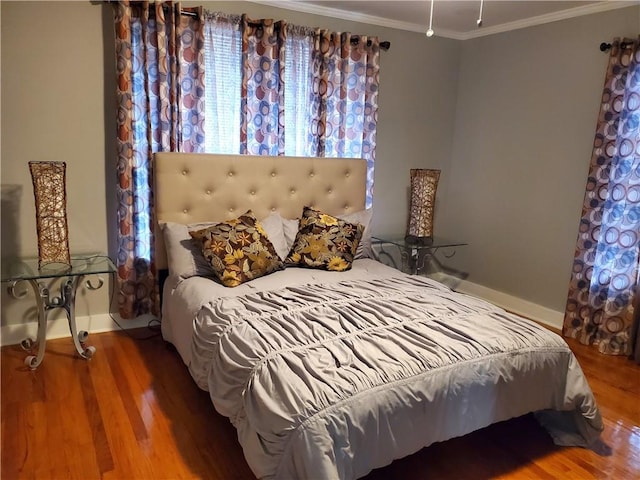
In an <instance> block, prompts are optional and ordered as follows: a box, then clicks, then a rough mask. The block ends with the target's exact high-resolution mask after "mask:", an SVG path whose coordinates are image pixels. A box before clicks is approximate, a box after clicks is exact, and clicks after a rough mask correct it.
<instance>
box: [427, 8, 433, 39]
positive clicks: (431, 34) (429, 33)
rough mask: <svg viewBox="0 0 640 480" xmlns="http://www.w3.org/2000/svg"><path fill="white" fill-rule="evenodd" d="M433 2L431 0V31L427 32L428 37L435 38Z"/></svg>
mask: <svg viewBox="0 0 640 480" xmlns="http://www.w3.org/2000/svg"><path fill="white" fill-rule="evenodd" d="M432 26H433V0H431V13H430V14H429V30H427V37H433V28H431V27H432Z"/></svg>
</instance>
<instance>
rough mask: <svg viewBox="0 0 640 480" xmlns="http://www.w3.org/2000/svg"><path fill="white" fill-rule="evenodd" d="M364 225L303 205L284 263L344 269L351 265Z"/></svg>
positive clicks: (334, 269)
mask: <svg viewBox="0 0 640 480" xmlns="http://www.w3.org/2000/svg"><path fill="white" fill-rule="evenodd" d="M363 231H364V227H363V226H362V225H360V224H357V223H350V222H347V221H345V220H340V219H339V218H336V217H333V216H331V215H327V214H326V213H322V212H320V211H318V210H315V209H313V208H311V207H304V210H303V212H302V218H301V219H300V227H299V229H298V233H297V234H296V240H295V242H294V243H293V247H291V251H290V252H289V255H288V256H287V259H286V260H285V262H286V263H287V265H298V266H302V267H311V268H322V269H325V270H333V271H338V272H340V271H343V270H349V269H350V268H351V263H352V262H353V258H354V256H355V254H356V249H357V248H358V243H359V242H360V239H361V238H362V232H363Z"/></svg>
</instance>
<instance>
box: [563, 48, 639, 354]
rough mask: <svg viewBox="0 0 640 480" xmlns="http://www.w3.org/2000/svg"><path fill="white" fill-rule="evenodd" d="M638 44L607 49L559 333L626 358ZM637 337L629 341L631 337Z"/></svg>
mask: <svg viewBox="0 0 640 480" xmlns="http://www.w3.org/2000/svg"><path fill="white" fill-rule="evenodd" d="M639 45H640V42H639V41H637V40H636V41H632V40H628V39H625V40H623V41H621V40H620V39H618V38H616V39H615V40H614V41H613V43H612V48H611V51H610V54H609V62H608V67H607V72H606V76H605V85H604V90H603V94H602V103H601V108H600V114H599V117H598V123H597V129H596V135H595V140H594V146H593V155H592V159H591V165H590V170H589V175H588V179H587V188H586V192H585V197H584V204H583V209H582V218H581V220H580V226H579V233H578V241H577V245H576V254H575V258H574V262H573V269H572V273H571V281H570V285H569V295H568V299H567V307H566V313H565V318H564V326H563V333H564V335H566V336H569V337H573V338H577V339H578V340H579V341H580V342H581V343H583V344H594V345H597V346H598V350H599V351H600V352H602V353H607V354H617V355H630V354H631V352H632V350H633V347H634V343H635V342H636V341H637V339H635V338H634V335H633V333H634V325H633V324H634V320H633V317H634V312H633V301H634V298H633V297H634V295H635V294H636V291H637V288H638V283H639V274H640V269H639V256H640V255H639V254H640V252H639V249H640V67H639V66H638V65H639V64H640V50H639ZM635 336H637V335H635Z"/></svg>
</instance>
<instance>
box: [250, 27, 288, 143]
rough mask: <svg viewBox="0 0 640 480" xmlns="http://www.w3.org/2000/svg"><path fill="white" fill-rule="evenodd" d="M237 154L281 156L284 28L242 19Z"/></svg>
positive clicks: (282, 137) (283, 136)
mask: <svg viewBox="0 0 640 480" xmlns="http://www.w3.org/2000/svg"><path fill="white" fill-rule="evenodd" d="M241 28H242V86H241V93H240V102H241V105H240V125H241V126H240V153H246V154H250V155H284V143H285V131H284V66H285V48H284V46H285V42H286V36H287V34H286V31H287V30H286V24H285V22H283V21H280V22H274V21H273V20H271V19H263V20H250V19H249V18H248V17H247V16H246V15H243V16H242V25H241Z"/></svg>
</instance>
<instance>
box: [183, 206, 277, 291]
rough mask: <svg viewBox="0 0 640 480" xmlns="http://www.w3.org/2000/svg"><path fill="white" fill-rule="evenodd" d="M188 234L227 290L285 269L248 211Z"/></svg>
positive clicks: (254, 218) (256, 221)
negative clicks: (197, 244)
mask: <svg viewBox="0 0 640 480" xmlns="http://www.w3.org/2000/svg"><path fill="white" fill-rule="evenodd" d="M189 234H190V235H191V237H192V238H193V239H194V240H195V241H198V242H200V244H201V246H202V254H203V255H204V257H205V258H206V259H207V261H208V262H209V263H210V264H211V267H212V268H213V271H214V272H215V274H216V276H217V277H218V278H219V279H220V281H221V282H222V284H223V285H225V286H226V287H237V286H238V285H240V284H241V283H244V282H248V281H249V280H253V279H254V278H258V277H262V276H263V275H267V274H269V273H272V272H275V271H276V270H281V269H282V268H283V267H284V264H283V263H282V261H281V260H280V257H278V254H277V253H276V251H275V249H274V247H273V244H272V243H271V242H270V241H269V239H268V238H267V235H266V233H265V231H264V230H263V229H262V226H261V225H260V222H258V220H256V217H255V216H254V215H253V212H251V210H249V211H248V212H247V213H245V214H244V215H240V216H239V217H238V218H235V219H233V220H229V221H226V222H222V223H217V224H215V225H213V226H211V227H209V228H205V229H202V230H196V231H191V232H189Z"/></svg>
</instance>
